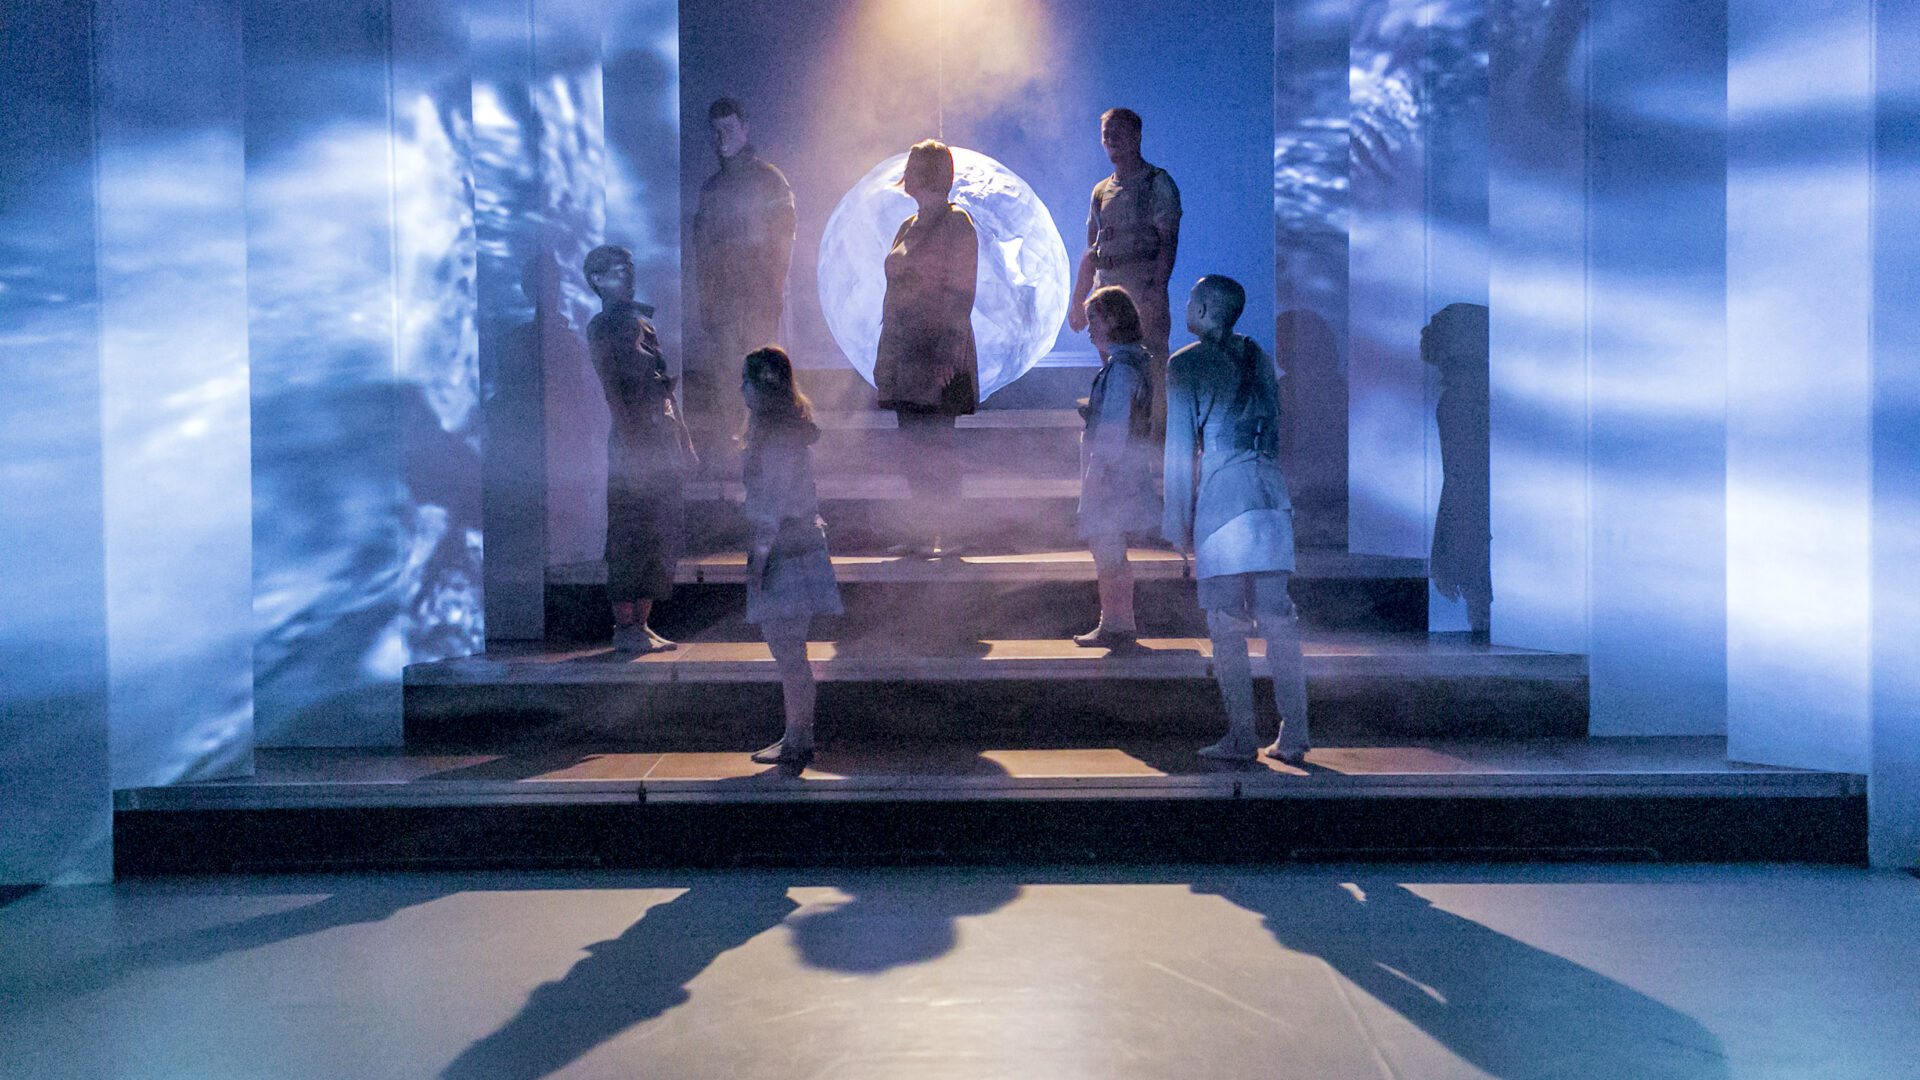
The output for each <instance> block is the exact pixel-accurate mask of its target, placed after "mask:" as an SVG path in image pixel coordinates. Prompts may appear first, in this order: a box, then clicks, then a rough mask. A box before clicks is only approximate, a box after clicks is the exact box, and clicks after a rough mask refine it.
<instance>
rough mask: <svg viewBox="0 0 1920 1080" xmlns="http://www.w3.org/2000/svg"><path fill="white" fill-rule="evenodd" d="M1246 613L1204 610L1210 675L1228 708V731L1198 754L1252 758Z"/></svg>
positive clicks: (1255, 745)
mask: <svg viewBox="0 0 1920 1080" xmlns="http://www.w3.org/2000/svg"><path fill="white" fill-rule="evenodd" d="M1249 629H1251V627H1250V626H1249V625H1248V620H1247V618H1246V617H1245V616H1242V615H1239V614H1237V613H1228V612H1224V611H1209V612H1207V634H1208V636H1209V637H1211V638H1212V639H1213V677H1214V680H1215V681H1216V682H1218V683H1219V684H1220V700H1221V702H1222V704H1224V705H1225V706H1226V709H1227V734H1226V737H1225V738H1222V739H1221V740H1220V741H1219V742H1217V743H1214V744H1213V745H1212V746H1206V747H1202V748H1201V750H1200V756H1201V757H1204V758H1212V759H1213V760H1215V761H1252V760H1254V758H1255V757H1256V756H1257V755H1258V754H1259V747H1260V740H1259V737H1258V736H1256V735H1255V734H1254V731H1253V665H1252V664H1251V663H1250V662H1249V661H1248V659H1247V631H1248V630H1249Z"/></svg>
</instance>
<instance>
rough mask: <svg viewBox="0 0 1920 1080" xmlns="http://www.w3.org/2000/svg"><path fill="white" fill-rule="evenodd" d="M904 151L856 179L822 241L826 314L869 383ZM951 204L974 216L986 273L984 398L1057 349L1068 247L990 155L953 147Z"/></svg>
mask: <svg viewBox="0 0 1920 1080" xmlns="http://www.w3.org/2000/svg"><path fill="white" fill-rule="evenodd" d="M906 164H907V155H905V154H895V155H894V156H892V157H890V158H888V159H887V160H885V161H883V162H881V163H880V164H878V165H875V166H874V167H873V171H871V172H869V173H867V175H865V176H863V177H861V178H860V182H859V183H857V184H855V185H854V186H853V188H852V189H851V190H849V191H848V192H847V193H846V194H845V195H844V196H842V197H841V199H840V204H839V205H838V206H836V207H834V208H833V216H832V217H829V218H828V219H827V229H826V233H825V234H824V235H823V236H821V238H820V268H819V279H820V310H821V311H823V312H824V313H825V314H826V317H827V329H828V330H830V331H832V332H833V340H834V342H835V343H837V344H838V345H839V346H840V351H841V352H842V353H845V354H846V357H847V359H848V361H849V362H851V363H852V364H853V367H854V370H856V371H858V372H859V373H860V374H861V376H862V377H864V378H865V379H866V380H867V382H869V383H871V382H873V363H874V358H875V355H876V354H877V353H878V351H879V347H880V305H881V302H882V300H883V299H884V298H885V296H886V292H887V274H886V258H887V250H888V249H889V248H890V247H891V246H892V244H893V235H894V233H895V232H897V231H898V230H899V228H900V223H901V222H902V221H905V220H906V219H907V218H908V217H909V216H911V215H912V214H913V210H914V203H913V199H911V198H909V197H908V196H907V194H906V192H904V191H901V190H900V188H899V186H898V185H899V183H900V176H901V174H902V173H903V172H904V171H905V170H906ZM953 177H954V182H953V201H954V202H956V203H958V204H960V206H961V207H962V208H964V209H965V210H966V211H967V213H968V214H969V215H971V216H972V217H973V224H974V227H975V228H976V229H977V230H978V231H979V235H980V269H979V272H978V278H977V281H976V283H975V291H974V299H973V339H974V348H975V350H976V352H977V353H978V354H979V357H980V397H981V399H982V400H985V399H986V397H987V396H988V395H990V394H992V393H993V392H994V391H995V390H998V389H1000V388H1001V387H1003V386H1005V385H1007V384H1008V383H1010V382H1012V381H1013V380H1015V379H1017V378H1019V377H1020V376H1022V375H1024V374H1026V373H1027V370H1028V369H1029V368H1031V367H1033V365H1034V364H1035V363H1037V362H1038V361H1039V360H1040V358H1041V357H1043V356H1045V355H1047V353H1048V352H1049V351H1051V350H1052V348H1053V342H1054V338H1055V336H1056V335H1058V333H1059V332H1060V323H1061V320H1063V319H1065V318H1066V315H1067V293H1068V290H1069V289H1070V288H1071V287H1072V283H1071V282H1070V281H1069V279H1068V269H1067V246H1066V245H1065V244H1064V243H1062V242H1061V240H1060V230H1059V229H1057V228H1055V227H1054V224H1053V215H1051V214H1049V213H1048V212H1047V208H1046V206H1045V205H1044V204H1043V203H1041V201H1040V198H1039V196H1037V195H1035V194H1034V193H1033V189H1032V188H1031V187H1028V186H1027V182H1026V181H1024V180H1022V179H1020V178H1019V177H1018V176H1015V175H1014V173H1013V171H1012V170H1010V169H1008V168H1007V167H1006V166H1005V165H1002V164H1000V163H999V162H997V161H995V160H993V159H992V158H990V157H988V156H987V155H985V154H981V153H977V152H975V151H972V150H966V149H963V148H961V147H958V146H956V147H954V148H953Z"/></svg>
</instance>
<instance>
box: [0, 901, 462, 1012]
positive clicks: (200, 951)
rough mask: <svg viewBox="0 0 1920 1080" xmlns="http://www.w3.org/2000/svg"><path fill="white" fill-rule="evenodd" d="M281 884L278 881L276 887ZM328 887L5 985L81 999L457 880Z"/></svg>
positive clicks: (360, 914)
mask: <svg viewBox="0 0 1920 1080" xmlns="http://www.w3.org/2000/svg"><path fill="white" fill-rule="evenodd" d="M285 887H286V886H284V885H279V886H275V887H274V891H275V892H279V891H281V890H284V889H285ZM328 887H331V888H334V889H335V891H333V892H332V893H330V894H329V895H328V896H327V897H326V898H324V899H322V900H317V901H314V902H313V903H310V904H303V905H301V906H299V907H296V908H290V909H288V910H285V911H276V912H273V913H271V914H267V915H256V916H254V917H252V918H250V919H241V920H240V921H238V922H231V923H222V924H220V925H217V926H210V927H206V928H204V929H199V930H188V931H182V932H179V933H174V934H168V935H166V936H165V937H160V938H155V939H153V940H152V941H145V942H141V943H139V944H135V945H129V946H126V947H124V948H120V949H115V950H113V951H111V952H107V953H104V954H102V955H98V956H92V957H88V958H85V959H83V960H80V961H78V962H76V963H75V964H73V965H71V966H67V967H62V968H58V969H50V970H47V971H44V972H38V973H35V974H34V975H33V976H31V977H29V978H28V979H27V980H26V981H25V982H24V983H23V984H22V985H19V986H15V987H9V992H10V993H17V994H19V995H20V999H21V1000H33V999H39V1000H50V999H64V998H73V997H81V996H84V995H86V994H91V993H93V992H95V991H98V990H104V989H106V988H107V987H110V986H113V985H115V984H116V983H119V982H120V981H122V980H124V979H127V978H130V977H132V976H133V975H135V974H137V973H139V972H141V971H146V970H151V969H156V968H170V967H181V966H185V965H188V964H204V963H207V962H209V961H212V960H215V959H218V958H219V957H221V956H224V955H226V954H227V953H235V952H245V951H247V950H249V949H258V948H262V947H264V946H268V945H275V944H278V943H280V942H283V941H291V940H293V939H295V938H301V937H306V936H308V935H310V934H318V933H321V932H323V931H327V930H333V929H336V928H339V927H342V926H353V925H356V924H360V923H374V922H380V921H381V920H383V919H387V918H390V917H391V916H393V915H394V914H395V913H397V912H399V911H401V910H402V909H405V908H409V907H414V906H416V905H419V904H424V903H427V902H429V901H432V900H437V899H439V898H441V897H443V896H448V895H451V894H452V893H454V892H457V891H459V889H458V887H457V886H454V885H452V884H450V883H449V882H448V880H447V879H445V878H441V877H438V876H434V877H424V878H419V879H414V878H409V877H406V876H397V877H392V878H387V879H382V880H380V881H377V882H371V883H369V882H349V883H345V884H342V885H339V886H331V885H330V886H328ZM314 891H319V890H318V889H316V890H314Z"/></svg>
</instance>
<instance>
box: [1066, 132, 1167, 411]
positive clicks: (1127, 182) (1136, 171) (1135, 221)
mask: <svg viewBox="0 0 1920 1080" xmlns="http://www.w3.org/2000/svg"><path fill="white" fill-rule="evenodd" d="M1140 130H1141V122H1140V114H1139V113H1136V112H1134V111H1133V110H1132V109H1108V110H1107V111H1106V112H1105V113H1104V114H1102V115H1101V117H1100V145H1101V146H1102V147H1104V148H1105V149H1106V151H1107V160H1108V161H1110V162H1112V163H1113V175H1111V176H1109V177H1107V178H1106V179H1105V180H1102V181H1100V182H1099V183H1097V184H1095V185H1093V203H1092V206H1091V207H1089V209H1088V211H1087V248H1086V251H1085V252H1084V253H1082V254H1081V256H1080V268H1079V271H1078V272H1077V273H1076V274H1075V275H1074V280H1073V299H1072V301H1071V302H1070V303H1069V304H1068V305H1067V325H1068V326H1070V327H1072V328H1073V329H1074V330H1075V331H1081V330H1085V329H1086V328H1087V317H1086V312H1085V311H1084V310H1083V305H1084V304H1085V303H1086V301H1087V297H1088V295H1089V294H1091V293H1092V292H1093V290H1094V289H1096V288H1104V287H1105V286H1108V285H1118V286H1120V287H1121V288H1123V289H1125V290H1127V295H1128V296H1130V297H1132V298H1133V303H1134V306H1135V307H1136V308H1138V309H1139V312H1140V329H1141V335H1142V336H1141V344H1142V345H1144V346H1145V347H1146V350H1147V355H1148V356H1149V357H1150V358H1151V359H1152V375H1153V382H1154V386H1155V387H1156V389H1155V392H1154V407H1153V426H1154V431H1155V434H1156V435H1157V434H1158V433H1159V432H1161V431H1164V430H1165V429H1166V415H1167V396H1166V389H1165V386H1166V366H1167V352H1168V339H1169V336H1170V335H1171V332H1172V329H1173V322H1172V312H1171V308H1170V307H1169V302H1168V299H1167V281H1168V279H1169V278H1171V277H1172V276H1173V260H1174V256H1175V255H1176V254H1177V253H1178V249H1179V247H1180V189H1179V188H1178V187H1177V186H1175V185H1174V182H1173V177H1171V176H1169V175H1167V170H1165V169H1162V168H1160V167H1159V166H1157V165H1151V164H1148V163H1147V161H1146V159H1145V158H1142V157H1141V156H1140Z"/></svg>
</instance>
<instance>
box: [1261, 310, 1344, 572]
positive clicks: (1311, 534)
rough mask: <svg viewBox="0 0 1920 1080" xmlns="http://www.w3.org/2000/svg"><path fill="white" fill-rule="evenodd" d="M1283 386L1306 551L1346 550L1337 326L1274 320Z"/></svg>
mask: <svg viewBox="0 0 1920 1080" xmlns="http://www.w3.org/2000/svg"><path fill="white" fill-rule="evenodd" d="M1273 358H1274V360H1276V361H1277V362H1278V363H1279V364H1280V370H1282V371H1284V372H1286V373H1287V377H1286V378H1285V379H1282V380H1281V381H1280V465H1281V468H1282V469H1284V470H1285V471H1286V474H1287V489H1288V493H1289V494H1291V495H1292V496H1293V526H1294V539H1295V540H1296V541H1297V542H1298V543H1299V545H1300V546H1301V547H1307V548H1344V547H1346V546H1347V373H1346V371H1345V370H1343V368H1342V366H1341V363H1340V343H1339V341H1338V339H1337V338H1335V336H1334V333H1333V327H1332V325H1330V324H1329V323H1328V322H1327V320H1326V319H1324V318H1322V317H1320V315H1319V314H1318V313H1316V312H1312V311H1307V310H1305V309H1303V308H1294V309H1292V310H1289V311H1283V312H1281V313H1280V314H1279V316H1278V317H1276V318H1275V319H1274V320H1273Z"/></svg>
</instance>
